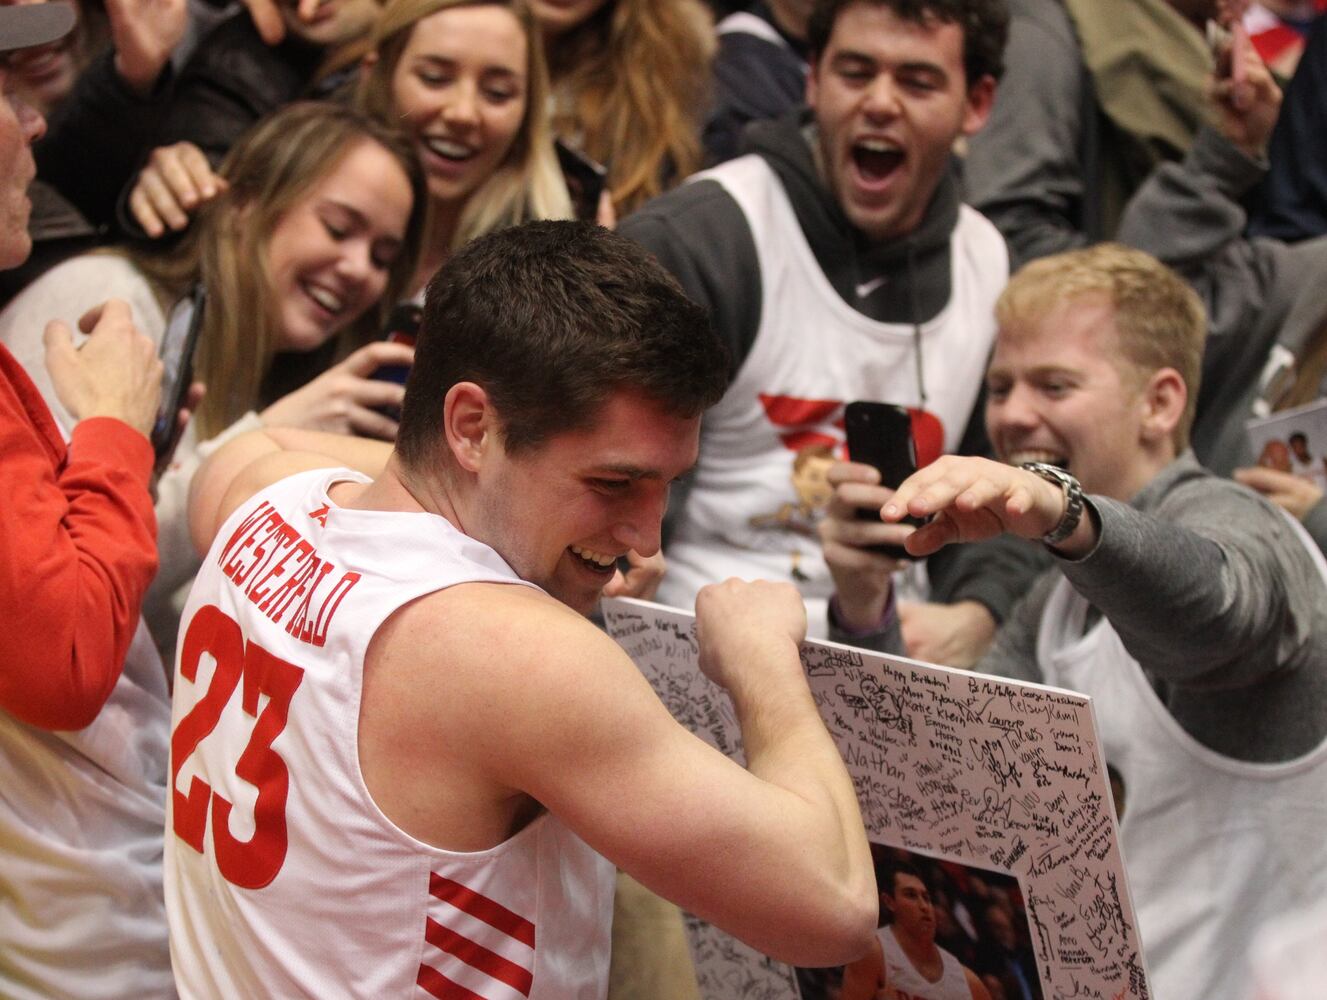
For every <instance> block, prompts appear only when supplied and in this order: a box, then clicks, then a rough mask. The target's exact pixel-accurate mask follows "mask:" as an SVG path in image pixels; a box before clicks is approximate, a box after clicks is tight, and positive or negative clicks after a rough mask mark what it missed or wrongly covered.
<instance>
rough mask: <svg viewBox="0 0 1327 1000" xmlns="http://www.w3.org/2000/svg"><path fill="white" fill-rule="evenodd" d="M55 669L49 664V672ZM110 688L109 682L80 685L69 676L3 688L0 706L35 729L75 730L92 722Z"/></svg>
mask: <svg viewBox="0 0 1327 1000" xmlns="http://www.w3.org/2000/svg"><path fill="white" fill-rule="evenodd" d="M55 669H56V665H52V671H53V672H54V671H55ZM48 676H50V675H48ZM117 676H118V675H117ZM113 688H114V684H113V683H112V684H110V685H108V686H107V685H93V684H82V683H79V682H78V681H77V680H76V679H73V680H70V681H69V682H68V683H65V684H60V685H58V686H54V685H50V684H45V685H41V686H40V687H37V686H28V687H25V688H24V689H23V690H4V691H3V692H0V707H3V708H4V710H5V711H7V712H8V713H9V714H10V715H12V716H13V717H14V718H16V719H18V720H19V721H20V722H23V723H26V724H27V725H29V726H32V727H33V728H35V729H45V730H48V731H50V732H75V731H77V730H79V729H86V728H87V727H88V726H90V725H92V723H93V722H94V721H96V718H97V716H98V715H100V714H101V710H102V708H103V707H105V705H106V701H107V699H108V698H109V697H110V694H111V690H112V689H113Z"/></svg>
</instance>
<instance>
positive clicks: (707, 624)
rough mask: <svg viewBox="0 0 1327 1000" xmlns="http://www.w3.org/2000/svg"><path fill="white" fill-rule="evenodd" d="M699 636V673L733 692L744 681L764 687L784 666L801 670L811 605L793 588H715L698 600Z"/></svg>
mask: <svg viewBox="0 0 1327 1000" xmlns="http://www.w3.org/2000/svg"><path fill="white" fill-rule="evenodd" d="M696 637H697V639H698V640H699V642H700V669H701V670H703V671H704V672H705V676H706V677H708V678H709V679H710V680H712V681H714V683H716V684H718V685H720V686H721V687H724V688H727V689H729V690H731V689H732V688H733V687H734V685H735V684H737V683H738V682H739V681H740V680H741V679H742V678H743V677H754V678H755V683H759V682H760V680H759V679H760V677H761V676H762V674H765V673H766V672H767V671H769V670H771V669H777V668H778V665H779V664H784V665H787V664H790V663H793V662H795V663H797V670H798V671H800V670H801V661H800V660H798V659H797V655H796V652H797V646H798V645H799V644H800V643H801V642H802V640H803V639H805V638H806V606H805V605H804V604H803V603H802V595H801V594H799V593H798V592H797V588H796V587H794V586H793V585H792V584H790V583H775V582H773V581H770V580H753V581H750V582H748V581H746V580H737V579H729V580H725V581H724V582H723V583H712V584H709V585H708V586H705V587H702V588H701V589H700V593H698V594H697V595H696ZM790 651H791V653H792V657H791V660H790V659H789V652H790Z"/></svg>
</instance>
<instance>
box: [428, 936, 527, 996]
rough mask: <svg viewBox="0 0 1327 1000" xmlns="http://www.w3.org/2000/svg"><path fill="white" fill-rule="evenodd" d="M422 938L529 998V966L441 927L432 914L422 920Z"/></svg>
mask: <svg viewBox="0 0 1327 1000" xmlns="http://www.w3.org/2000/svg"><path fill="white" fill-rule="evenodd" d="M424 940H425V941H427V942H428V943H429V944H431V945H433V947H435V948H440V949H442V950H443V951H445V952H446V953H447V954H449V955H455V956H456V957H457V958H459V959H460V960H461V961H462V962H464V963H465V964H466V965H468V966H470V967H471V968H473V969H478V970H479V971H480V972H482V973H484V975H486V976H488V977H489V978H490V979H496V980H498V981H499V982H502V983H506V984H507V985H508V986H510V987H511V988H512V989H514V990H519V991H520V992H521V994H522V995H523V996H527V997H528V996H529V995H530V987H531V986H533V985H534V976H532V975H531V974H530V970H529V969H525V968H522V967H521V966H519V965H517V964H516V963H515V962H510V961H508V960H507V959H505V958H503V957H502V956H501V955H499V954H497V952H492V951H489V950H488V949H487V948H485V947H484V946H483V945H481V944H477V943H475V942H474V941H471V940H470V939H469V938H467V937H462V936H461V935H460V934H457V933H456V932H455V931H454V930H451V929H450V928H448V927H444V926H442V924H440V923H438V922H437V921H436V920H434V919H433V918H432V917H428V918H426V920H425V924H424Z"/></svg>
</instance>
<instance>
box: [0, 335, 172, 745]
mask: <svg viewBox="0 0 1327 1000" xmlns="http://www.w3.org/2000/svg"><path fill="white" fill-rule="evenodd" d="M151 474H152V447H151V445H150V444H148V441H147V438H146V437H144V436H143V435H142V434H140V433H139V432H138V431H136V430H134V429H133V428H131V427H129V426H128V425H127V424H125V423H123V422H121V421H119V420H114V419H112V418H109V417H93V418H90V419H87V420H83V421H80V422H79V423H78V425H77V426H76V427H75V428H74V432H73V435H72V439H71V440H70V442H69V445H68V446H67V447H66V445H65V443H64V439H63V438H62V436H61V434H60V430H59V428H58V427H57V426H56V423H55V420H54V419H53V418H52V416H51V413H50V410H49V409H48V408H47V406H46V404H45V402H43V400H42V398H41V396H40V394H39V393H38V392H37V389H36V387H35V386H34V385H33V384H32V380H31V379H29V378H28V376H27V373H26V372H24V371H23V368H22V366H21V365H19V363H18V362H17V361H16V360H14V356H13V355H12V354H10V352H9V350H8V348H6V347H5V346H4V345H3V344H0V708H3V709H5V710H6V711H8V712H10V713H12V714H13V715H14V716H16V717H17V718H19V719H21V720H23V721H24V722H26V723H29V724H30V725H33V726H39V727H41V728H43V729H81V728H83V727H84V726H87V725H89V724H90V723H91V722H92V720H93V719H95V718H96V716H97V713H98V712H99V711H101V707H102V705H104V704H105V702H106V699H107V698H108V697H109V696H110V693H111V689H112V688H113V687H114V686H115V682H116V680H117V679H118V678H119V676H120V671H121V669H122V667H123V665H124V657H125V654H126V652H127V651H128V649H129V643H130V641H131V640H132V638H133V635H134V630H135V628H136V627H137V625H138V612H139V606H140V604H141V602H142V600H143V594H144V592H145V591H146V590H147V586H148V584H149V583H150V582H151V581H152V577H153V574H155V573H156V570H157V545H156V535H157V522H156V515H155V514H154V513H153V510H152V498H151V497H150V496H149V494H148V483H149V480H150V477H151Z"/></svg>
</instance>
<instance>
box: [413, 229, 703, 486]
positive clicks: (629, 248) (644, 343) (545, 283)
mask: <svg viewBox="0 0 1327 1000" xmlns="http://www.w3.org/2000/svg"><path fill="white" fill-rule="evenodd" d="M728 368H729V360H728V352H727V351H726V350H725V348H724V346H723V344H722V343H721V342H720V340H719V339H718V337H717V336H715V334H714V331H713V330H712V328H711V327H710V322H709V317H708V316H707V315H706V313H705V310H704V309H702V308H701V307H700V306H698V305H696V304H695V303H694V302H692V301H691V300H690V299H688V298H687V297H686V295H685V294H684V293H683V291H682V289H681V287H680V286H679V285H678V284H677V282H676V281H675V280H673V278H672V276H671V275H669V274H668V273H667V272H666V271H665V270H664V269H663V267H662V266H661V265H660V264H659V263H658V261H656V260H655V259H654V257H653V256H652V255H651V254H650V253H649V252H648V251H646V250H645V249H644V248H643V247H641V246H640V245H639V244H637V243H634V242H632V241H631V240H628V239H626V238H625V237H622V236H618V235H617V234H615V233H612V232H609V231H608V230H606V229H603V228H601V227H599V226H595V225H591V224H589V223H582V222H531V223H527V224H525V225H523V226H514V227H512V228H509V229H504V230H501V231H499V232H496V233H492V234H490V235H488V236H484V237H481V238H480V239H477V240H475V241H474V242H472V243H470V244H469V245H468V246H466V247H465V248H464V249H462V250H461V251H460V252H459V253H457V254H456V256H454V257H453V258H452V259H451V260H450V261H448V263H447V264H446V265H444V266H443V267H442V268H441V269H440V270H439V271H438V273H437V274H436V275H434V277H433V279H432V280H431V281H430V282H429V285H428V291H427V294H426V298H425V305H424V317H423V320H422V322H421V324H420V331H419V338H418V340H417V342H416V346H415V361H414V364H413V365H412V366H411V369H410V376H409V378H408V379H407V381H406V390H405V401H404V403H403V404H402V407H401V425H400V432H399V433H398V435H397V439H396V445H397V450H398V452H399V454H400V456H401V459H402V461H403V462H404V463H405V465H406V467H408V468H415V469H422V468H425V467H427V465H428V464H429V463H430V462H432V461H433V460H434V458H435V455H436V452H435V449H436V448H437V447H438V444H439V442H440V440H441V435H442V425H443V403H444V400H445V397H446V395H447V391H448V390H449V389H450V388H451V387H452V386H453V385H456V384H457V383H458V382H474V383H476V384H478V385H480V386H481V387H483V389H484V390H485V391H486V392H487V393H488V396H489V399H490V400H491V401H492V403H493V406H494V408H495V409H496V411H497V414H498V419H499V421H500V423H501V428H502V435H503V444H504V447H506V449H507V450H508V451H509V452H520V451H523V450H529V449H532V448H535V447H537V446H538V445H540V444H542V443H543V442H545V441H547V440H548V439H549V438H550V437H552V436H553V435H555V434H559V433H562V432H565V431H571V430H579V429H582V428H585V427H587V426H589V425H590V424H591V422H592V421H593V420H594V419H595V416H596V414H597V412H598V410H599V408H600V407H601V406H602V405H603V404H604V403H605V402H607V401H608V399H609V397H610V396H611V395H612V394H613V393H614V392H616V391H618V390H621V389H625V388H633V389H638V390H640V391H642V392H644V393H645V394H646V395H647V396H649V397H651V398H653V399H655V400H656V401H658V402H659V403H661V404H663V405H664V407H665V408H667V409H668V410H669V411H670V412H672V413H675V414H677V415H680V416H688V417H689V416H699V415H700V413H701V412H702V411H703V410H704V409H705V408H706V407H709V406H711V405H713V404H714V403H716V402H718V400H719V399H720V398H721V397H722V396H723V393H724V390H725V388H726V387H727V380H728Z"/></svg>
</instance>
